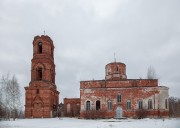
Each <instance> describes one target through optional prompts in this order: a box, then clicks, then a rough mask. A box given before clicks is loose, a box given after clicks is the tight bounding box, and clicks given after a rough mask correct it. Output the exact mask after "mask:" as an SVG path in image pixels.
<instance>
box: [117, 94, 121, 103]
mask: <svg viewBox="0 0 180 128" xmlns="http://www.w3.org/2000/svg"><path fill="white" fill-rule="evenodd" d="M117 102H121V95H120V94H118V95H117Z"/></svg>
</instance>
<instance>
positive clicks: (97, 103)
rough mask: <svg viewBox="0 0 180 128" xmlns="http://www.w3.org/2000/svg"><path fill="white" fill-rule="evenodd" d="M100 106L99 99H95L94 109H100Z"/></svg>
mask: <svg viewBox="0 0 180 128" xmlns="http://www.w3.org/2000/svg"><path fill="white" fill-rule="evenodd" d="M100 106H101V104H100V101H99V100H98V101H96V110H99V109H100Z"/></svg>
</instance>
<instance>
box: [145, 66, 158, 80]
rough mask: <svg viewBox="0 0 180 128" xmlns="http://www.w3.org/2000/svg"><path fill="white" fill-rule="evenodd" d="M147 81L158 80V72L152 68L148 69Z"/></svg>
mask: <svg viewBox="0 0 180 128" xmlns="http://www.w3.org/2000/svg"><path fill="white" fill-rule="evenodd" d="M147 79H157V75H156V71H155V69H154V68H153V67H152V66H149V67H148V70H147Z"/></svg>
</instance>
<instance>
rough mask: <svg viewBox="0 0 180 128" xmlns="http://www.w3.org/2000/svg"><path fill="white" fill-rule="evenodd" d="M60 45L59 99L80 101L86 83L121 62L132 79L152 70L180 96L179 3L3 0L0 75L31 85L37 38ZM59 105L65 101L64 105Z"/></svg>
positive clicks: (173, 0) (157, 0)
mask: <svg viewBox="0 0 180 128" xmlns="http://www.w3.org/2000/svg"><path fill="white" fill-rule="evenodd" d="M44 30H45V31H46V34H47V35H49V36H50V37H51V38H52V40H53V41H54V45H55V51H54V52H55V64H56V85H57V88H58V90H59V91H60V99H61V101H62V98H64V97H67V98H71V97H79V86H80V83H79V82H80V81H81V80H92V79H104V77H105V65H106V64H107V63H110V62H112V61H114V53H116V60H117V61H120V62H123V63H125V64H126V67H127V77H128V78H130V79H139V78H140V77H142V78H146V74H147V69H148V67H149V66H153V67H154V68H155V70H156V73H157V75H158V78H159V84H160V85H161V86H162V85H165V86H167V87H169V88H170V90H169V94H170V96H176V97H180V94H179V91H180V1H179V0H0V75H2V74H7V73H8V72H10V73H11V74H15V75H16V76H17V78H18V80H19V84H20V86H21V87H22V88H21V90H22V96H23V98H24V95H25V94H24V89H23V87H24V86H28V85H29V82H30V79H31V78H30V73H31V72H30V71H31V59H32V53H33V47H32V41H33V39H34V36H36V35H42V34H43V31H44ZM61 101H60V102H61Z"/></svg>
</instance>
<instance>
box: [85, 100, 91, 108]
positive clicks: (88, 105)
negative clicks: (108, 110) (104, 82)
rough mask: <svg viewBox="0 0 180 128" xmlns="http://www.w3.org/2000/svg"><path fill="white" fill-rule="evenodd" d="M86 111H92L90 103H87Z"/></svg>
mask: <svg viewBox="0 0 180 128" xmlns="http://www.w3.org/2000/svg"><path fill="white" fill-rule="evenodd" d="M86 110H90V101H87V102H86Z"/></svg>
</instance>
